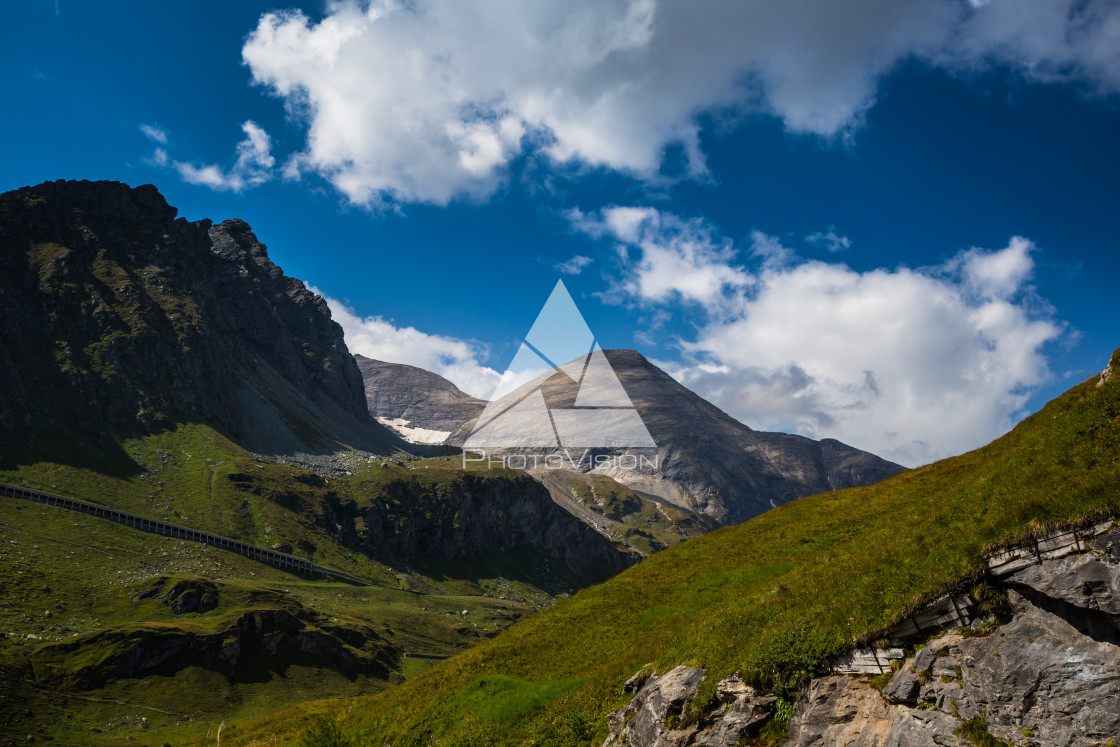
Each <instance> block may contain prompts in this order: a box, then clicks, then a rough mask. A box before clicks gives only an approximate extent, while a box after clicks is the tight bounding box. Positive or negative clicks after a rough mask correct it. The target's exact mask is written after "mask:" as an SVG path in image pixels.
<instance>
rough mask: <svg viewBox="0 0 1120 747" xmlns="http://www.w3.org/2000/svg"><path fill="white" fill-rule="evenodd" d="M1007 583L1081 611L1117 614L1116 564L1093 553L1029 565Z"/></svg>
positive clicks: (1119, 583)
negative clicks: (1025, 588) (1023, 587)
mask: <svg viewBox="0 0 1120 747" xmlns="http://www.w3.org/2000/svg"><path fill="white" fill-rule="evenodd" d="M1106 536H1108V535H1106ZM1009 582H1010V583H1011V584H1012V585H1013V586H1025V587H1027V588H1028V589H1031V590H1033V591H1035V592H1037V593H1038V594H1041V595H1042V596H1044V597H1046V598H1048V599H1052V600H1056V601H1059V602H1064V603H1065V604H1070V605H1073V606H1075V607H1079V608H1081V609H1084V610H1096V611H1100V612H1103V613H1105V614H1108V615H1112V616H1117V615H1120V564H1117V563H1111V564H1110V563H1107V562H1105V561H1104V560H1102V559H1101V558H1098V557H1097V556H1095V555H1074V556H1071V557H1068V558H1062V559H1061V560H1055V561H1050V562H1046V563H1042V564H1040V565H1036V566H1032V567H1030V568H1027V569H1026V570H1023V571H1019V572H1018V573H1016V574H1015V575H1013V576H1012V577H1011V578H1010V579H1009Z"/></svg>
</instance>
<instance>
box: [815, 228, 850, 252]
mask: <svg viewBox="0 0 1120 747" xmlns="http://www.w3.org/2000/svg"><path fill="white" fill-rule="evenodd" d="M805 240H806V241H808V242H809V243H810V244H817V245H819V246H823V247H824V248H825V249H827V250H828V251H830V252H832V253H833V254H835V253H836V252H842V251H844V250H845V249H851V248H852V240H851V239H849V238H848V237H847V236H841V235H840V234H838V233H836V226H829V227H828V231H827V232H825V231H817V232H816V233H811V234H809V235H808V236H806V237H805Z"/></svg>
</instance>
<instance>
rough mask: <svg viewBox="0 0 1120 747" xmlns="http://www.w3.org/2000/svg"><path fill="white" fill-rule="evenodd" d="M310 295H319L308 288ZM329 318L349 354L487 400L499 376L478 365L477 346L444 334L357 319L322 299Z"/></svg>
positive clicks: (340, 304) (372, 318)
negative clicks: (399, 366)
mask: <svg viewBox="0 0 1120 747" xmlns="http://www.w3.org/2000/svg"><path fill="white" fill-rule="evenodd" d="M308 289H309V290H310V291H311V292H312V293H318V294H319V295H323V294H322V293H321V292H320V291H319V290H318V289H316V288H313V287H311V286H308ZM323 298H324V299H325V300H326V302H327V305H328V306H330V309H331V317H332V318H333V319H334V320H335V321H336V322H338V323H339V325H340V326H341V327H342V331H343V334H344V335H345V337H346V346H347V347H348V348H349V349H350V352H351V353H356V354H360V355H364V356H365V357H367V358H373V359H374V360H379V361H387V362H389V363H407V364H408V365H410V366H418V367H420V368H423V369H425V370H428V371H432V372H433V373H437V374H439V375H440V376H443V377H444V378H446V379H448V380H450V381H451V382H452V383H453V384H455V386H457V387H459V388H460V389H462V390H463V391H464V392H466V393H467V394H470V395H472V396H474V397H478V398H480V399H487V398H489V397H490V394H491V393H492V392H493V391H494V389H495V387H497V385H498V381H499V379H500V378H501V375H500V374H499V373H498V372H497V371H495V370H494V369H492V368H489V367H488V366H484V365H482V364H481V363H479V358H480V357H481V356H482V355H483V353H484V351H483V349H482V348H481V346H479V345H477V344H475V343H471V342H468V341H466V340H460V339H457V338H454V337H446V336H444V335H430V334H427V333H425V332H421V331H420V330H418V329H416V328H415V327H397V326H396V325H394V324H393V323H392V322H391V321H389V320H387V319H384V318H382V317H379V316H367V317H361V316H358V315H357V314H355V313H354V310H353V309H351V308H350V307H349V306H347V305H346V304H345V303H343V302H341V301H339V300H337V299H334V298H331V297H329V296H323Z"/></svg>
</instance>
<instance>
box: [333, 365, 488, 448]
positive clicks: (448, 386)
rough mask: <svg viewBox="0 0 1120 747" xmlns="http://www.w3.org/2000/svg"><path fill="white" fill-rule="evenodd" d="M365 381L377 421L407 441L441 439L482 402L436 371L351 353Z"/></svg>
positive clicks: (474, 414)
mask: <svg viewBox="0 0 1120 747" xmlns="http://www.w3.org/2000/svg"><path fill="white" fill-rule="evenodd" d="M354 360H355V361H357V363H358V370H359V371H360V372H361V374H362V379H363V380H364V381H365V392H366V405H367V406H368V407H369V414H370V415H372V416H373V417H374V418H377V420H378V422H380V423H382V424H383V425H386V426H388V427H389V428H391V429H393V430H394V431H396V432H397V434H398V435H400V436H401V437H402V438H404V439H405V440H407V441H413V442H415V443H442V442H443V441H444V440H445V439H446V438H447V436H449V435H450V434H451V432H452V431H454V430H456V429H457V428H458V427H459V426H460V425H462V424H463V423H466V422H471V421H473V420H474V419H475V418H477V417H478V415H479V413H481V412H482V409H483V408H484V407H485V406H486V403H485V402H484V401H483V400H480V399H477V398H475V397H472V396H470V395H469V394H467V393H466V392H464V391H462V390H461V389H459V387H457V386H455V385H454V384H452V383H451V382H450V381H448V380H447V379H445V378H443V377H442V376H440V375H439V374H434V373H432V372H431V371H426V370H424V369H423V368H417V367H416V366H409V365H405V364H403V363H385V362H383V361H377V360H373V359H372V358H366V357H365V356H364V355H355V356H354Z"/></svg>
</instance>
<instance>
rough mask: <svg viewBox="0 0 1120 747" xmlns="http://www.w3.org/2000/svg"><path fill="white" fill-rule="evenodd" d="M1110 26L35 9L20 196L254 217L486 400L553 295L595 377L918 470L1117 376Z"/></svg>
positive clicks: (800, 7) (12, 32)
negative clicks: (669, 389)
mask: <svg viewBox="0 0 1120 747" xmlns="http://www.w3.org/2000/svg"><path fill="white" fill-rule="evenodd" d="M297 9H298V10H299V11H300V12H298V13H297V12H296V11H297ZM270 13H272V15H269V14H270ZM1118 28H1120V11H1117V10H1116V9H1115V8H1113V7H1110V4H1108V3H1104V2H1097V0H1090V1H1089V2H1080V1H1079V2H1076V3H1075V2H1071V0H990V2H980V0H971V2H964V1H963V0H960V1H958V0H908V1H907V2H902V3H899V2H894V1H893V0H891V1H890V2H887V0H850V1H849V2H846V3H829V4H825V3H819V2H811V1H810V0H791V2H789V3H782V4H773V3H754V2H743V3H738V4H722V3H713V4H708V3H679V2H673V3H671V2H664V1H662V2H654V1H653V0H633V2H629V1H627V2H623V1H621V0H620V1H619V2H598V3H587V4H584V3H559V2H557V3H552V2H542V3H539V4H535V5H533V6H532V7H531V8H530V7H529V6H527V5H526V4H521V3H511V4H508V5H502V4H500V3H474V2H465V1H458V2H451V1H450V0H418V2H416V3H413V4H409V5H408V7H397V6H395V5H393V4H381V3H374V4H372V5H370V4H367V3H359V4H351V3H333V4H330V5H329V6H324V5H321V4H317V3H312V4H305V5H303V6H297V5H294V4H287V3H281V4H280V5H279V6H277V5H273V4H256V3H237V2H224V3H206V2H201V3H193V4H189V5H187V4H170V3H98V4H96V5H95V4H90V3H69V2H66V0H58V2H43V1H39V0H12V2H9V3H6V4H5V5H4V8H3V10H0V56H2V59H3V79H2V81H3V82H2V85H3V91H2V93H3V100H4V101H5V102H7V103H8V106H7V111H6V116H4V117H3V118H2V119H0V129H2V135H3V142H4V143H5V147H4V157H3V159H2V160H0V188H2V189H12V188H17V187H20V186H24V185H27V184H35V183H38V182H41V181H44V180H48V179H57V178H81V179H116V180H120V181H124V182H127V183H130V184H134V185H138V184H143V183H153V184H156V185H157V186H158V187H159V188H160V190H161V192H162V193H163V194H164V195H165V196H166V198H167V199H168V201H169V202H170V203H171V204H172V205H175V206H177V207H178V208H179V209H180V214H181V215H184V216H186V217H187V218H190V219H198V218H203V217H209V218H212V219H214V220H221V219H224V218H231V217H238V218H243V219H245V220H247V221H248V222H249V223H250V224H251V225H252V226H253V228H254V230H255V231H256V233H257V234H258V236H259V237H260V238H261V240H262V241H264V242H265V243H266V244H268V246H269V251H270V255H271V256H272V258H273V259H274V260H275V261H276V262H277V263H278V264H280V265H281V267H283V268H284V270H285V271H286V272H287V273H288V274H290V275H293V276H296V277H299V278H301V279H303V280H305V281H306V282H308V283H309V284H310V285H312V286H314V287H315V288H316V289H317V290H318V291H319V292H321V293H322V294H324V295H325V296H327V297H328V298H329V299H330V300H331V302H332V308H334V310H335V314H336V318H338V319H339V320H340V321H341V322H342V323H343V326H344V328H345V329H346V331H347V339H348V342H349V343H350V346H351V348H352V349H353V350H355V351H357V352H362V353H364V354H366V355H370V356H371V357H380V358H384V359H388V360H399V361H401V362H408V363H414V364H416V365H422V366H425V367H427V368H431V369H433V370H437V371H439V372H440V373H443V374H444V375H447V376H449V378H452V379H453V380H455V381H456V382H457V383H459V384H460V385H461V386H463V387H464V388H466V389H468V390H470V391H472V393H475V394H479V395H485V393H486V389H487V387H488V386H490V385H492V384H493V382H494V380H495V378H496V375H497V373H496V372H500V371H501V370H502V369H504V367H505V366H506V365H507V364H508V363H509V360H510V359H511V358H512V356H513V354H514V352H515V351H516V349H517V344H518V343H519V341H520V339H521V337H522V336H523V335H524V334H525V332H526V330H527V327H528V325H529V324H530V323H531V322H532V320H533V318H534V317H535V315H536V312H537V311H538V309H539V308H540V305H541V304H542V303H543V302H544V300H545V298H546V297H547V296H548V293H549V292H550V291H551V289H552V287H553V285H554V284H555V282H556V279H557V278H558V277H563V279H564V281H565V283H566V284H567V285H568V287H569V289H570V290H571V292H572V294H573V296H574V297H575V298H576V300H577V302H578V303H579V304H580V307H581V309H582V311H583V313H584V315H585V316H586V318H587V321H588V323H589V324H590V326H591V328H592V329H593V330H595V332H596V333H597V335H598V338H599V340H600V342H601V343H602V345H603V346H604V347H608V348H609V347H636V348H638V349H639V350H641V351H642V352H643V353H645V354H646V355H647V356H648V357H650V358H652V359H654V360H656V361H658V362H659V363H661V364H662V365H663V367H665V368H666V369H667V370H669V371H670V372H671V373H673V374H674V375H675V376H677V377H678V378H679V379H681V380H682V381H684V382H685V383H686V384H687V385H688V386H690V387H691V388H693V389H694V390H695V391H697V392H699V393H701V394H702V395H704V396H706V397H708V398H709V399H711V400H712V401H714V402H715V403H716V404H718V405H720V406H721V407H723V408H724V409H725V410H727V411H728V412H730V413H732V414H733V415H735V416H736V417H738V418H739V419H741V420H742V421H743V422H745V423H747V424H748V425H750V426H752V427H757V428H764V429H774V430H787V431H796V432H801V433H804V434H806V435H810V436H813V437H824V436H833V437H837V438H840V439H841V440H844V441H847V442H849V443H852V444H854V445H856V446H860V447H863V448H868V449H871V450H874V451H876V452H878V453H881V454H883V455H885V456H888V457H891V458H894V459H896V460H899V461H902V462H903V463H906V464H918V463H922V462H925V461H929V460H931V459H933V458H937V457H941V456H945V455H948V454H953V453H959V452H961V451H964V450H967V449H970V448H974V447H976V446H979V445H981V444H983V443H985V442H987V441H988V440H990V439H991V438H993V437H995V436H997V435H999V434H1000V433H1002V432H1004V431H1005V430H1006V429H1007V428H1008V427H1010V426H1011V425H1013V424H1014V422H1016V421H1017V420H1018V419H1020V418H1021V417H1022V416H1023V415H1025V414H1027V413H1029V412H1031V411H1033V410H1035V409H1037V408H1038V407H1039V406H1040V405H1041V404H1042V403H1043V402H1045V401H1046V400H1047V399H1049V398H1051V397H1053V396H1054V395H1056V394H1057V393H1059V392H1061V391H1063V390H1064V389H1066V388H1068V387H1069V386H1070V385H1072V384H1073V383H1076V382H1078V381H1081V380H1083V379H1084V378H1085V377H1086V376H1088V375H1089V374H1090V373H1092V372H1095V371H1098V370H1099V369H1100V368H1102V367H1103V365H1104V364H1105V363H1106V361H1107V357H1108V355H1109V354H1110V353H1111V351H1112V350H1113V349H1114V348H1115V346H1116V345H1117V344H1120V334H1118V330H1117V323H1116V321H1115V319H1116V315H1115V314H1114V313H1111V312H1112V311H1113V306H1114V299H1115V297H1116V291H1115V287H1116V281H1117V279H1118V278H1120V258H1118V257H1120V252H1117V248H1118V247H1117V228H1118V226H1117V223H1118V220H1117V217H1116V216H1117V215H1118V214H1120V211H1117V209H1116V205H1117V203H1118V198H1120V186H1118V179H1117V174H1120V142H1118V138H1117V137H1116V135H1117V133H1118V132H1120V105H1118V104H1120V99H1118V97H1117V91H1118V89H1120V32H1117V31H1116V29H1118ZM577 257H578V258H584V259H574V258H577ZM573 260H574V261H573ZM565 263H567V264H565ZM558 267H563V268H564V269H566V270H567V272H563V271H562V270H561V269H558ZM576 270H578V273H577V272H576Z"/></svg>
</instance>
